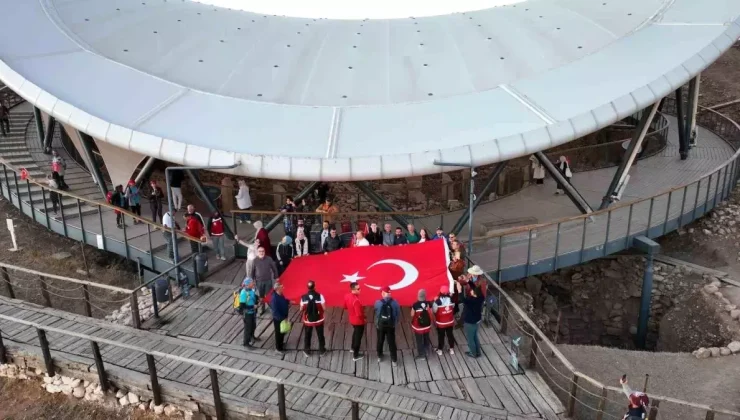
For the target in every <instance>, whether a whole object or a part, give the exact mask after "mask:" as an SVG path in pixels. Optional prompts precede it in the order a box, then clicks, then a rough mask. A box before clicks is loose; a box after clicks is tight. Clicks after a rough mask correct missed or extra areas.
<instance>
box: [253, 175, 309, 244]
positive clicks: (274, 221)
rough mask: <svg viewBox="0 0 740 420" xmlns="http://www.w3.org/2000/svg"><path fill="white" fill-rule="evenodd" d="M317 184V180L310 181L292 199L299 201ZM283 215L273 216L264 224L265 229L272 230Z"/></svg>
mask: <svg viewBox="0 0 740 420" xmlns="http://www.w3.org/2000/svg"><path fill="white" fill-rule="evenodd" d="M318 185H319V182H318V181H313V182H310V183H309V184H308V185H306V188H304V189H303V190H301V192H299V193H298V195H295V196H293V201H294V202H295V201H301V200H303V199H304V198H306V197H307V196H308V195H309V194H311V192H312V191H313V190H314V189H315V188H316V187H317V186H318ZM283 217H284V215H283V214H278V215H277V216H275V217H273V218H272V219H271V220H270V221H269V222H267V225H266V226H265V229H267V231H268V232H272V230H273V229H275V226H277V225H278V224H280V221H282V220H283Z"/></svg>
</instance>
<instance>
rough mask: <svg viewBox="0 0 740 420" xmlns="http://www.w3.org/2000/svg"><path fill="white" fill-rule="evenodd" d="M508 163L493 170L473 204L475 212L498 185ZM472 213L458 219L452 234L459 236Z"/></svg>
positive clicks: (501, 164) (466, 213) (497, 165)
mask: <svg viewBox="0 0 740 420" xmlns="http://www.w3.org/2000/svg"><path fill="white" fill-rule="evenodd" d="M507 163H508V162H499V163H498V164H496V166H495V167H494V168H493V172H491V174H490V175H489V176H488V180H486V184H485V185H484V186H483V189H482V190H481V193H480V195H479V196H477V197H476V198H475V201H474V202H473V212H474V211H475V210H476V209H477V208H478V206H479V205H480V203H481V202H483V197H485V196H487V195H488V193H489V192H490V191H491V188H492V187H493V186H494V185H495V184H496V180H498V177H499V176H500V175H501V172H503V170H504V168H505V167H506V164H507ZM470 213H471V212H470V211H466V212H465V213H463V214H461V215H460V218H459V219H457V222H455V226H454V227H453V228H452V230H450V232H453V233H455V234H456V235H457V234H459V233H460V230H462V228H463V226H465V223H467V222H468V219H469V218H470Z"/></svg>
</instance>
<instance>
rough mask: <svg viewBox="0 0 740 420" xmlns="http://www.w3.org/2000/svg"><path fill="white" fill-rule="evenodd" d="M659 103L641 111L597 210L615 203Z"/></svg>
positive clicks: (640, 149)
mask: <svg viewBox="0 0 740 420" xmlns="http://www.w3.org/2000/svg"><path fill="white" fill-rule="evenodd" d="M661 102H663V101H662V100H660V101H658V102H656V103H654V104H652V105H651V106H650V108H649V109H648V110H644V111H643V113H642V116H641V117H640V122H639V123H638V124H637V129H636V130H635V133H634V135H633V136H632V141H630V144H629V146H628V147H627V150H626V151H625V152H624V156H622V161H621V162H619V167H618V168H617V172H616V173H615V174H614V178H612V182H611V184H609V188H608V189H607V190H606V194H605V195H604V198H603V199H602V200H601V206H600V207H599V210H603V209H605V208H607V207H609V205H611V204H612V203H613V202H614V201H616V200H617V199H618V198H617V197H618V196H619V195H620V194H619V192H620V190H622V189H623V188H624V187H625V184H626V181H627V176H628V174H629V172H630V168H632V164H633V163H634V162H635V159H637V155H638V154H640V152H641V151H642V145H643V143H644V142H645V137H646V136H647V133H648V131H649V130H650V125H651V124H652V122H653V119H654V118H655V114H657V113H658V108H660V104H661Z"/></svg>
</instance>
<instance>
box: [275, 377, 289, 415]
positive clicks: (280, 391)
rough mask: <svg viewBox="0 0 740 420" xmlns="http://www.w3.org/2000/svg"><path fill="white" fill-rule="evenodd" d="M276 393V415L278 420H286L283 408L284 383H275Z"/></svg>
mask: <svg viewBox="0 0 740 420" xmlns="http://www.w3.org/2000/svg"><path fill="white" fill-rule="evenodd" d="M277 394H278V416H279V418H280V420H288V415H287V414H286V410H285V385H283V384H280V383H279V384H277Z"/></svg>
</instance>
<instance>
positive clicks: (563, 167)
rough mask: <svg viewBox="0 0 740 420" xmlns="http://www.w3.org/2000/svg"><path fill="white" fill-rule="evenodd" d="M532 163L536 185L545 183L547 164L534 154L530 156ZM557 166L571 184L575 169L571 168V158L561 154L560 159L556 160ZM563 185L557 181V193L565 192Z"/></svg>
mask: <svg viewBox="0 0 740 420" xmlns="http://www.w3.org/2000/svg"><path fill="white" fill-rule="evenodd" d="M529 161H530V165H531V167H532V179H534V183H535V185H542V184H544V183H545V166H544V165H543V164H542V162H540V161H539V159H537V158H536V157H535V156H534V155H532V156H530V157H529ZM555 168H556V169H557V170H558V172H560V174H561V175H562V176H563V178H565V180H566V181H567V182H568V184H570V183H571V182H570V180H571V178H573V171H572V170H571V169H570V160H568V158H567V157H565V156H560V157H559V158H558V161H557V162H555ZM564 193H565V192H564V191H563V186H562V185H560V183H557V189H556V190H555V195H559V194H564Z"/></svg>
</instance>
